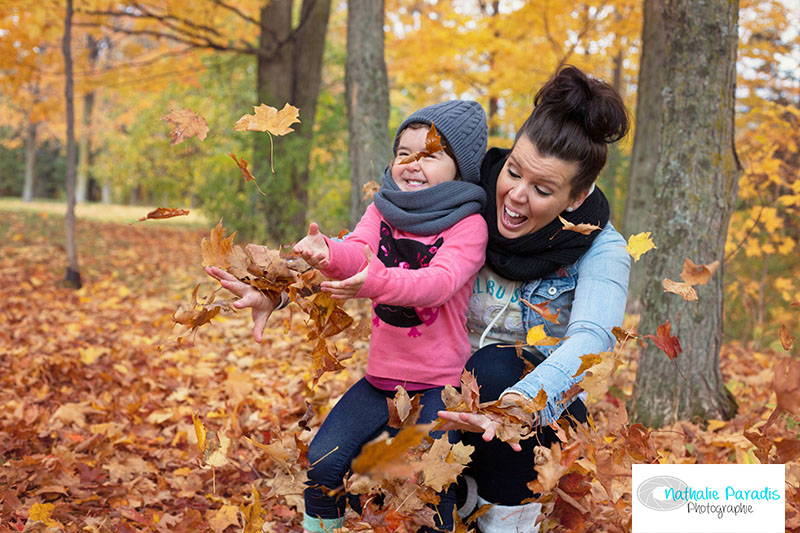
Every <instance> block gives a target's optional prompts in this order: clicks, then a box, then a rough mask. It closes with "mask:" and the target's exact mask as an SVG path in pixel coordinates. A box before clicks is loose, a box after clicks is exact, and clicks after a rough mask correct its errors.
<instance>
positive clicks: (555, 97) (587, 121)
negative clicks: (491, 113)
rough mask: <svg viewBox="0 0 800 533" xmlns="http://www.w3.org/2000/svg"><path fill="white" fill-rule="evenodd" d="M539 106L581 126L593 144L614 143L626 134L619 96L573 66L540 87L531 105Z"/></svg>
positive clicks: (626, 117) (567, 67) (607, 86)
mask: <svg viewBox="0 0 800 533" xmlns="http://www.w3.org/2000/svg"><path fill="white" fill-rule="evenodd" d="M540 104H547V107H548V108H550V109H551V110H554V111H556V112H560V113H562V114H563V117H564V119H565V120H568V121H572V122H575V123H577V124H579V125H582V127H583V129H584V131H585V132H586V135H587V136H588V137H589V138H590V139H592V140H593V141H594V142H597V143H613V142H616V141H618V140H620V139H621V138H623V137H624V136H625V134H626V133H627V132H628V125H629V120H628V114H627V111H626V109H625V104H624V103H623V101H622V98H621V97H620V96H619V93H617V91H616V90H615V89H614V88H613V87H611V86H610V85H609V84H608V83H606V82H604V81H602V80H599V79H596V78H590V77H589V76H587V75H586V74H585V73H583V72H582V71H581V70H579V69H577V68H575V67H573V66H566V67H564V68H562V69H561V70H559V71H558V72H557V73H556V75H555V76H553V78H552V79H551V80H550V81H549V82H548V83H547V84H545V86H544V87H542V89H541V90H540V91H539V92H538V93H537V94H536V98H535V100H534V105H536V106H538V105H540Z"/></svg>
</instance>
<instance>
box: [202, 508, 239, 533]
mask: <svg viewBox="0 0 800 533" xmlns="http://www.w3.org/2000/svg"><path fill="white" fill-rule="evenodd" d="M206 517H207V518H208V525H209V527H210V528H211V529H212V530H214V531H215V532H216V533H222V532H223V531H225V529H227V528H228V527H229V526H236V528H237V529H238V527H239V508H238V507H236V506H235V505H223V506H222V507H221V508H219V509H217V510H209V511H208V512H207V513H206Z"/></svg>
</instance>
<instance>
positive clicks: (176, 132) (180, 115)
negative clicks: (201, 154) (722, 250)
mask: <svg viewBox="0 0 800 533" xmlns="http://www.w3.org/2000/svg"><path fill="white" fill-rule="evenodd" d="M161 120H164V121H166V122H169V123H171V124H174V127H173V128H172V131H170V132H169V138H170V142H169V144H170V146H175V145H176V144H180V143H182V142H183V140H184V139H186V138H187V137H197V138H198V139H200V140H201V141H202V140H204V139H205V138H206V134H208V131H209V130H208V123H206V119H204V118H203V117H201V116H200V115H198V114H197V113H195V112H194V111H192V110H191V109H189V108H187V107H184V108H183V109H181V110H180V111H170V112H169V113H168V114H166V115H164V116H163V117H161Z"/></svg>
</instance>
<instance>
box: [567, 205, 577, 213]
mask: <svg viewBox="0 0 800 533" xmlns="http://www.w3.org/2000/svg"><path fill="white" fill-rule="evenodd" d="M573 211H575V208H574V207H572V206H569V207H568V208H567V213H572V212H573Z"/></svg>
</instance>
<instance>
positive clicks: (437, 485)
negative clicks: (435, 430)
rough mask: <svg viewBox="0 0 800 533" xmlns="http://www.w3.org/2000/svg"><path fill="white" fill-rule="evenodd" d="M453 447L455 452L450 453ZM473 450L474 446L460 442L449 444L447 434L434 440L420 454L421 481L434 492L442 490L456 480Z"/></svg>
mask: <svg viewBox="0 0 800 533" xmlns="http://www.w3.org/2000/svg"><path fill="white" fill-rule="evenodd" d="M453 449H456V451H455V453H451V451H452V450H453ZM474 450H475V447H474V446H466V445H464V444H461V443H460V442H459V443H456V444H450V442H449V441H448V440H447V434H444V435H442V436H441V437H440V438H438V439H436V440H434V441H433V445H432V446H431V448H430V450H428V451H427V452H425V453H424V454H423V455H422V460H421V463H422V483H423V484H424V485H425V486H427V487H430V488H432V489H433V490H435V491H436V492H442V491H443V490H444V489H446V488H447V487H449V486H450V484H451V483H453V482H454V481H456V479H457V478H458V476H459V474H461V472H462V471H463V470H464V468H465V467H466V465H467V463H469V460H470V455H471V454H472V452H473V451H474Z"/></svg>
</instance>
